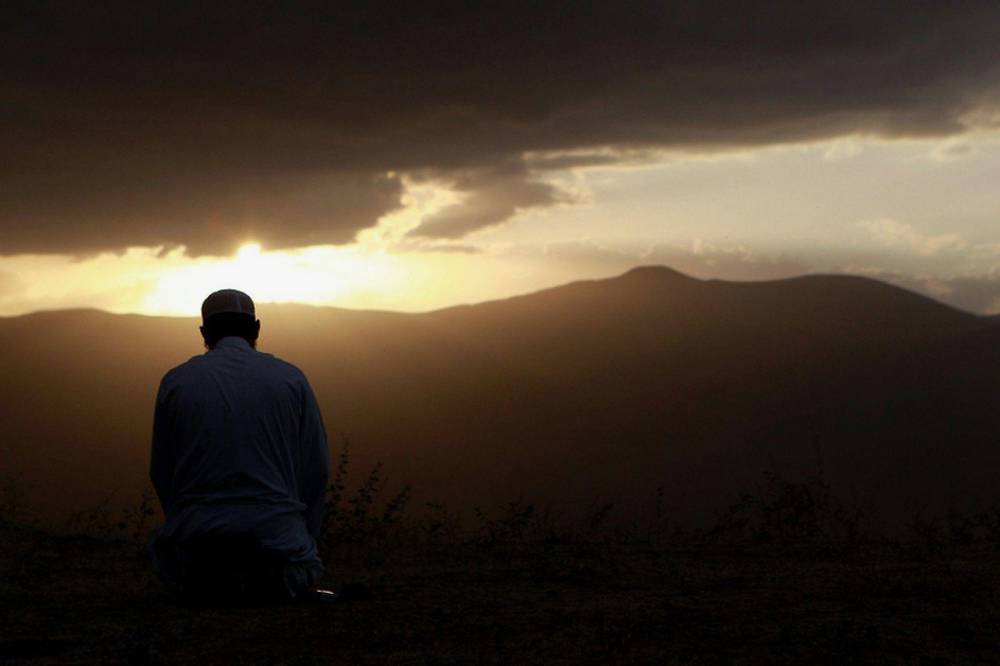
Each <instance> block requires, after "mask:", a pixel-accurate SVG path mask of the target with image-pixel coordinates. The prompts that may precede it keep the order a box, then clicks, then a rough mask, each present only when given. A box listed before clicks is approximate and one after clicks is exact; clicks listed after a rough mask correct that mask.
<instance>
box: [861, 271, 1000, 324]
mask: <svg viewBox="0 0 1000 666" xmlns="http://www.w3.org/2000/svg"><path fill="white" fill-rule="evenodd" d="M844 272H848V273H851V274H856V275H864V276H866V277H871V278H874V279H876V280H883V281H885V282H890V283H892V284H895V285H897V286H900V287H903V288H904V289H909V290H911V291H916V292H918V293H921V294H924V295H926V296H930V297H931V298H933V299H935V300H938V301H942V302H944V303H948V304H949V305H953V306H955V307H957V308H961V309H962V310H966V311H968V312H974V313H978V314H998V313H1000V273H998V272H987V273H983V274H980V275H966V276H957V277H934V276H920V275H907V274H904V273H896V272H891V271H882V270H879V269H868V270H865V269H862V268H858V267H854V268H851V269H847V270H845V271H844Z"/></svg>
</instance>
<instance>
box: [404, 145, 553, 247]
mask: <svg viewBox="0 0 1000 666" xmlns="http://www.w3.org/2000/svg"><path fill="white" fill-rule="evenodd" d="M449 186H450V188H451V189H452V190H453V191H456V192H457V193H459V194H460V195H461V199H460V201H459V202H458V203H454V204H451V205H448V206H445V207H444V208H443V209H441V210H439V211H437V212H435V213H433V214H431V215H429V216H428V217H427V218H425V219H424V220H422V221H421V223H420V225H419V226H418V227H417V228H416V229H414V230H412V231H411V232H410V233H409V235H410V236H416V237H422V238H439V239H454V238H461V237H462V236H465V235H466V234H468V233H469V232H471V231H475V230H477V229H481V228H483V227H488V226H491V225H494V224H498V223H500V222H503V221H504V220H506V219H508V218H509V217H511V216H513V215H514V214H515V213H517V212H521V211H524V210H528V209H530V208H537V207H539V206H550V205H552V204H555V203H569V202H570V201H572V195H571V194H570V193H568V192H565V191H563V190H560V189H559V188H557V187H556V186H554V185H551V184H549V183H544V182H541V181H539V180H536V179H535V178H534V177H533V176H532V174H531V173H530V172H528V170H527V169H526V168H525V167H524V165H523V164H520V163H511V164H506V165H503V166H501V167H491V168H489V169H475V170H468V171H464V172H460V173H458V174H456V175H455V176H454V177H453V179H452V180H451V181H450V182H449Z"/></svg>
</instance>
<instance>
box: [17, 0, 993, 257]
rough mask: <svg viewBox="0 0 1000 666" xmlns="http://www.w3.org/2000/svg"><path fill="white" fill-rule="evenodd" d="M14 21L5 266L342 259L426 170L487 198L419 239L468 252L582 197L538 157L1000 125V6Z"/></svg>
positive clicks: (94, 6)
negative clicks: (519, 220) (409, 180)
mask: <svg viewBox="0 0 1000 666" xmlns="http://www.w3.org/2000/svg"><path fill="white" fill-rule="evenodd" d="M4 13H5V20H4V21H3V24H2V27H0V57H2V59H3V61H4V62H5V63H7V65H6V66H5V67H4V68H3V69H2V70H0V122H2V123H3V125H4V128H5V130H4V132H3V133H2V134H0V153H2V154H3V156H4V159H3V160H2V161H0V193H2V194H0V238H2V239H3V240H2V242H0V254H16V253H25V252H43V253H46V252H48V253H51V252H71V253H86V252H96V251H99V250H104V249H116V248H122V247H125V246H129V245H164V246H181V245H183V246H185V247H186V248H187V249H188V252H189V253H190V254H195V255H197V254H206V253H208V254H217V253H223V252H227V251H229V250H230V249H231V248H232V246H233V245H234V244H235V243H238V242H240V241H242V240H244V239H245V237H246V236H247V235H253V236H254V238H255V239H257V240H259V241H261V242H263V243H264V244H265V246H267V247H289V246H296V245H303V244H315V243H343V242H347V241H349V240H351V239H352V238H353V237H354V235H355V234H356V233H357V232H358V231H359V230H361V229H363V228H366V227H370V226H372V225H373V224H375V222H376V221H377V219H378V218H379V217H380V216H382V215H384V214H386V213H387V212H390V211H392V210H394V209H396V208H397V207H398V206H399V205H400V197H401V195H402V184H401V183H402V178H403V177H406V176H411V177H412V176H414V175H416V174H419V175H422V177H425V178H432V179H439V180H442V181H454V182H455V183H456V186H457V187H458V188H459V189H460V190H461V191H462V193H463V194H464V198H463V200H462V201H461V202H460V203H458V204H456V205H455V207H453V208H451V209H446V210H443V211H440V212H439V213H438V214H436V215H434V216H432V217H431V218H429V219H427V220H425V222H424V224H423V225H421V227H420V228H419V229H418V230H417V231H416V232H415V233H416V234H423V235H424V236H426V237H433V238H456V237H460V236H462V235H464V234H466V233H468V232H470V231H473V230H475V229H479V228H482V227H483V226H489V225H492V224H496V223H498V222H501V221H503V220H504V219H507V218H508V217H509V216H511V215H513V214H515V213H516V212H517V211H518V210H523V209H524V208H530V207H537V206H545V205H551V204H554V203H559V202H561V201H564V200H565V199H564V195H562V194H561V193H560V192H559V190H557V189H555V188H554V186H552V185H549V184H547V183H546V180H545V178H544V175H545V171H546V170H551V169H557V168H565V164H560V163H558V161H553V162H551V163H550V164H548V165H546V164H544V163H537V160H536V164H535V165H534V166H532V165H530V164H529V163H528V162H527V161H525V159H524V157H523V156H524V155H525V154H534V155H539V154H547V153H550V152H551V153H554V154H558V153H560V152H563V153H566V152H567V151H568V152H569V153H572V152H574V151H576V152H578V153H586V152H587V151H593V150H597V151H600V150H605V149H607V148H608V147H611V148H613V149H614V150H624V151H629V150H639V151H642V150H648V149H653V148H691V149H705V148H709V147H720V146H750V145H761V144H770V143H780V142H787V141H798V140H808V139H820V138H829V137H835V136H841V135H846V134H858V135H865V134H875V135H881V136H888V137H895V136H930V135H934V136H947V135H953V134H957V133H960V132H961V131H962V130H963V129H964V128H965V127H966V124H967V123H969V122H980V121H982V122H987V121H989V119H993V118H997V117H1000V116H998V114H997V111H996V108H997V99H1000V98H998V83H997V82H998V80H1000V77H998V72H1000V57H998V55H1000V41H998V40H997V39H996V34H997V32H998V31H1000V5H997V4H996V3H995V2H975V1H973V2H967V3H960V4H954V3H916V4H915V3H910V2H902V1H901V0H900V1H898V2H884V3H842V2H777V3H769V4H767V5H766V6H762V7H757V6H755V7H752V8H751V7H750V6H748V5H747V4H745V3H733V2H727V3H720V2H690V3H663V2H652V1H638V2H631V3H626V4H621V3H583V4H581V3H573V2H548V3H523V4H522V3H519V4H517V5H510V4H504V3H501V4H500V5H492V4H489V3H485V4H484V3H454V4H453V3H438V4H433V5H426V4H413V5H406V4H400V3H379V2H366V3H351V2H348V3H316V4H311V3H306V4H299V3H296V5H295V8H294V9H291V8H290V6H282V5H261V6H239V7H236V6H233V5H226V4H218V3H214V4H213V3H209V4H204V3H202V4H186V3H170V4H164V5H155V4H153V3H140V4H135V3H124V2H122V3H118V4H116V3H111V4H108V3H69V4H65V3H49V2H44V1H43V2H31V3H27V2H24V3H19V2H14V3H7V4H6V5H5V9H4ZM976 119H980V120H976ZM990 122H992V121H990ZM604 159H607V158H606V157H605V158H604ZM564 161H565V160H564Z"/></svg>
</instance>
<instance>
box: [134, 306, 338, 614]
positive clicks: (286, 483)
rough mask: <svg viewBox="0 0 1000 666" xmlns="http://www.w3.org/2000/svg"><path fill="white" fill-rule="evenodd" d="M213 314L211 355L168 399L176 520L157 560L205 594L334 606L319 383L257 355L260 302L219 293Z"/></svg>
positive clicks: (159, 413)
mask: <svg viewBox="0 0 1000 666" xmlns="http://www.w3.org/2000/svg"><path fill="white" fill-rule="evenodd" d="M201 315H202V326H201V334H202V337H203V338H204V341H205V346H206V347H207V348H208V351H207V352H206V353H204V354H202V355H200V356H195V357H193V358H191V359H190V360H189V361H187V362H186V363H183V364H181V365H179V366H177V367H176V368H174V369H172V370H170V371H169V372H167V374H166V375H164V377H163V380H162V381H161V382H160V388H159V392H158V394H157V397H156V409H155V416H154V419H153V447H152V455H151V459H150V477H151V479H152V481H153V485H154V487H155V488H156V493H157V495H158V496H159V499H160V504H161V505H162V506H163V512H164V514H165V515H166V522H165V524H164V525H163V526H162V527H161V528H159V529H158V530H157V531H156V532H154V534H153V539H152V541H151V543H150V551H151V554H152V556H153V560H154V564H155V565H156V568H157V570H158V572H159V573H160V574H161V575H162V576H163V577H164V578H165V579H166V580H168V581H171V582H175V583H177V584H179V585H180V587H181V590H182V591H183V592H184V593H186V594H188V595H190V596H193V597H196V598H209V599H213V600H216V599H220V598H221V599H222V600H226V599H233V600H235V601H242V600H256V599H271V600H290V599H316V598H319V599H322V600H329V599H330V598H332V597H327V596H325V595H327V594H329V593H323V592H317V591H316V590H315V583H316V581H317V579H318V578H319V576H320V575H321V574H322V573H323V565H322V563H321V561H320V558H319V555H318V553H317V550H316V542H317V539H318V538H319V532H320V524H321V522H322V514H323V500H324V494H325V490H326V484H327V475H328V469H329V452H328V450H327V443H326V434H325V432H324V429H323V420H322V418H321V416H320V412H319V407H318V406H317V404H316V399H315V397H314V396H313V392H312V389H311V388H310V386H309V382H308V381H307V380H306V378H305V375H303V374H302V372H301V371H300V370H299V369H298V368H296V367H295V366H293V365H291V364H289V363H286V362H284V361H282V360H279V359H277V358H275V357H274V356H272V355H270V354H264V353H261V352H258V351H256V343H257V336H258V333H259V332H260V321H259V320H257V319H256V314H255V312H254V304H253V301H252V300H251V299H250V297H249V296H248V295H246V294H244V293H243V292H241V291H236V290H235V289H224V290H222V291H216V292H214V293H212V294H210V295H209V296H208V298H206V299H205V302H204V303H202V306H201Z"/></svg>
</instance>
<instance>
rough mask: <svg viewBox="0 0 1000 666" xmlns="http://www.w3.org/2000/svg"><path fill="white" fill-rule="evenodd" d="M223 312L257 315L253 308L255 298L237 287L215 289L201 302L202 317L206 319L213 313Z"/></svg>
mask: <svg viewBox="0 0 1000 666" xmlns="http://www.w3.org/2000/svg"><path fill="white" fill-rule="evenodd" d="M223 312H234V313H238V314H245V315H250V316H251V317H256V316H257V315H256V314H255V312H254V308H253V299H251V298H250V297H249V296H247V295H246V294H244V293H243V292H242V291H239V290H237V289H220V290H219V291H213V292H212V293H211V294H209V295H208V298H206V299H205V301H204V302H203V303H202V304H201V318H202V320H203V321H204V320H205V319H208V318H209V317H211V316H212V315H215V314H222V313H223Z"/></svg>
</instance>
